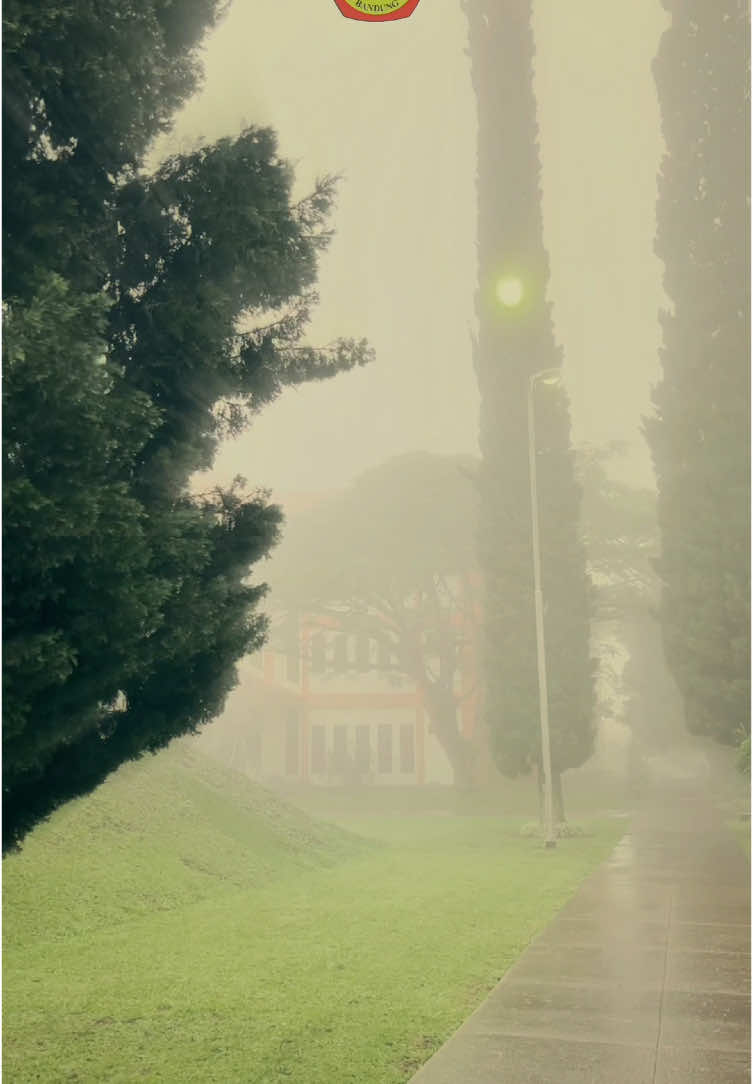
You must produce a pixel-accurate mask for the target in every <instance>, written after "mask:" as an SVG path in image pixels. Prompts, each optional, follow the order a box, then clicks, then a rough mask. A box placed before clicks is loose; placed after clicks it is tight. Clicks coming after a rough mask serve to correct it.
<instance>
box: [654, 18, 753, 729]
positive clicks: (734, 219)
mask: <svg viewBox="0 0 753 1084" xmlns="http://www.w3.org/2000/svg"><path fill="white" fill-rule="evenodd" d="M664 6H665V7H666V8H667V9H668V11H669V12H670V14H671V16H672V22H671V25H670V26H669V28H668V29H667V30H666V31H665V33H664V36H663V37H662V40H661V44H660V48H659V52H658V55H657V57H656V60H655V63H654V75H655V78H656V84H657V89H658V92H659V101H660V106H661V115H662V127H663V131H664V138H665V141H666V154H665V157H664V159H663V162H662V165H661V171H660V176H659V201H658V206H657V241H656V251H657V253H658V255H659V256H660V257H661V259H662V260H663V261H664V266H665V274H664V288H665V291H666V293H667V296H668V298H669V300H670V303H671V310H670V311H666V312H663V313H662V314H661V321H662V328H663V347H662V350H661V363H662V376H661V380H660V382H659V384H658V386H657V387H656V389H655V392H654V405H655V408H656V409H655V415H654V416H653V417H652V418H650V419H648V420H647V422H646V432H647V436H648V441H649V445H650V447H651V452H652V455H653V460H654V466H655V469H656V475H657V481H658V487H659V502H658V518H659V525H660V529H661V547H662V555H661V558H660V561H659V564H658V570H659V573H660V576H661V579H662V583H663V597H662V611H661V617H662V626H663V635H664V644H665V651H666V656H667V660H668V663H669V665H670V667H671V669H672V672H673V674H674V676H675V679H676V681H677V684H678V686H679V688H680V691H681V694H682V697H683V701H684V708H685V717H686V724H687V727H688V729H689V730H690V731H691V732H692V733H694V734H705V735H710V736H711V737H713V738H715V739H717V740H718V741H720V742H723V743H728V744H732V743H735V742H739V741H742V740H743V739H744V738H745V737H746V735H748V734H749V733H750V680H749V678H750V673H749V666H750V634H749V630H750V525H749V514H750V512H749V501H750V471H749V464H750V416H749V396H750V310H749V297H750V273H749V260H750V253H749V242H750V205H749V191H750V178H749V162H750V142H749V135H750V57H749V38H750V32H749V9H748V4H747V3H746V2H743V0H718V2H716V3H713V4H711V3H707V2H705V0H665V3H664Z"/></svg>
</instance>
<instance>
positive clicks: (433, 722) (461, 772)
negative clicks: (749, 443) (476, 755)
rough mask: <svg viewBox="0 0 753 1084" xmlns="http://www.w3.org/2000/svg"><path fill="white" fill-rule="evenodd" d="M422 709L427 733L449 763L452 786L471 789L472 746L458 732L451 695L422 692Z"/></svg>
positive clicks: (433, 690)
mask: <svg viewBox="0 0 753 1084" xmlns="http://www.w3.org/2000/svg"><path fill="white" fill-rule="evenodd" d="M424 706H425V708H426V712H427V714H428V716H429V731H430V733H432V734H434V735H435V736H436V738H437V740H438V741H439V744H440V745H441V746H442V749H443V750H444V752H445V754H446V756H447V759H448V760H449V762H450V766H451V768H452V775H453V784H454V785H455V786H456V787H463V788H464V789H466V790H470V789H471V787H472V786H473V746H472V745H471V743H470V742H469V741H467V740H466V739H465V738H464V737H463V735H462V734H461V733H460V731H459V730H458V722H457V705H456V703H455V697H454V695H452V694H450V695H449V696H445V695H443V694H442V692H441V691H440V690H436V689H425V690H424Z"/></svg>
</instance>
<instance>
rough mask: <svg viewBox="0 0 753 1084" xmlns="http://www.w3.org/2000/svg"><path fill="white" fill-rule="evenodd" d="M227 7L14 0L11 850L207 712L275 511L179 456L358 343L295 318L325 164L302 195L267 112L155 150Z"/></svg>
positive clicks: (7, 397)
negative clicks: (231, 133)
mask: <svg viewBox="0 0 753 1084" xmlns="http://www.w3.org/2000/svg"><path fill="white" fill-rule="evenodd" d="M219 14H220V11H219V6H218V4H217V3H216V2H215V0H179V2H177V3H165V2H163V0H131V2H129V3H127V4H126V6H125V8H124V7H123V6H122V5H121V6H120V7H119V9H118V12H117V13H108V11H107V10H105V9H104V8H103V6H102V5H99V4H94V3H93V2H91V0H82V2H81V3H78V2H77V3H75V4H74V3H71V2H69V0H59V2H56V3H53V2H50V3H46V4H44V5H42V6H41V7H38V6H35V5H31V4H30V3H28V2H24V0H12V2H11V3H9V4H7V5H6V6H5V9H4V20H5V37H4V46H3V47H4V58H5V65H4V80H5V84H4V85H5V89H6V96H5V100H4V117H5V121H6V148H5V156H4V181H5V193H4V196H5V203H4V212H5V213H4V238H5V245H6V248H5V256H6V259H5V278H4V287H5V307H6V339H5V378H6V379H5V385H4V392H3V409H4V421H5V429H4V439H3V452H4V460H5V479H4V502H5V520H4V548H5V558H4V570H5V588H6V589H5V594H4V620H5V635H6V644H5V664H4V676H5V692H4V708H5V713H6V727H5V729H4V737H3V758H4V776H3V785H4V791H3V813H4V816H3V845H4V847H7V846H8V845H12V844H13V843H14V842H17V841H18V839H20V838H21V837H22V836H23V834H24V832H25V831H27V830H28V828H29V827H30V826H31V825H33V824H34V823H35V822H36V821H37V820H38V819H39V818H41V817H44V816H46V815H47V814H48V813H49V812H50V811H51V810H53V809H54V808H55V807H56V806H58V805H59V804H61V803H62V802H64V801H66V800H68V799H69V798H71V797H73V796H75V795H78V794H82V793H86V792H87V791H88V790H90V789H91V788H92V787H94V786H96V785H97V784H98V783H99V782H100V781H101V780H102V779H103V778H104V777H105V776H106V775H107V773H108V772H110V771H112V770H113V769H114V768H116V767H117V766H118V765H119V764H120V763H121V762H122V761H123V760H125V759H128V758H131V757H136V756H138V755H139V754H141V753H142V752H144V751H146V750H152V751H154V750H156V749H158V748H160V747H161V746H163V745H165V744H166V743H167V742H168V741H170V739H171V738H172V737H174V736H175V735H177V734H181V733H185V732H187V731H191V730H194V729H195V728H196V727H198V726H200V725H202V724H203V723H206V722H208V721H209V720H210V719H211V718H212V717H213V716H214V715H215V714H217V712H218V711H219V710H220V709H221V707H222V703H223V700H224V698H225V695H226V693H227V692H228V690H229V689H230V688H231V687H232V685H233V683H234V680H235V676H234V663H235V660H236V659H237V658H238V657H240V656H241V655H242V654H244V653H245V652H247V651H250V650H253V649H254V648H255V647H257V646H258V645H259V644H260V643H261V641H262V638H263V636H264V631H265V621H264V619H263V618H262V617H261V616H260V615H259V614H258V613H255V612H254V611H255V609H256V607H257V606H258V603H259V601H260V599H261V598H262V596H263V594H264V587H263V585H259V584H255V585H251V584H249V582H248V580H247V576H248V572H249V567H250V565H251V564H253V563H254V562H256V561H258V560H259V559H260V558H261V557H262V556H264V555H265V554H266V553H267V552H268V550H269V548H270V547H271V545H272V544H273V543H274V541H275V540H276V538H277V534H278V525H279V521H280V515H279V512H278V510H277V509H276V508H274V507H272V506H270V505H269V503H268V501H267V495H266V494H263V493H258V492H256V493H255V492H252V493H250V494H246V495H244V493H243V490H242V486H240V485H236V486H234V487H233V488H232V489H231V490H230V491H228V492H221V491H217V492H214V493H210V494H205V495H200V496H194V497H192V496H191V495H190V492H189V489H188V482H189V479H190V477H191V475H192V474H193V472H194V471H196V470H198V469H202V468H206V467H208V466H210V465H211V463H212V459H213V456H214V453H215V450H216V448H217V445H218V442H219V441H220V439H222V437H223V436H225V435H227V434H228V433H236V432H238V431H239V430H240V429H241V428H242V427H243V425H244V424H245V423H246V422H247V421H248V419H249V418H250V417H251V416H252V415H253V413H254V412H255V411H257V410H259V409H260V408H261V407H262V406H263V405H264V404H265V403H268V402H269V401H270V400H271V399H273V398H274V397H275V396H276V395H277V394H279V392H280V390H281V389H282V388H283V387H285V386H286V385H291V384H298V383H301V382H302V381H305V380H309V379H319V378H324V377H328V376H331V375H333V374H334V373H336V372H338V371H341V370H344V369H348V368H350V367H352V366H354V365H360V364H363V363H365V362H366V361H368V360H370V357H371V352H370V351H369V349H368V347H367V346H366V344H365V343H364V342H351V341H349V340H338V341H336V342H334V343H332V344H331V345H330V346H328V347H325V348H324V349H322V350H316V349H314V348H312V347H309V346H305V345H303V344H302V343H301V341H300V340H301V338H302V336H303V333H304V331H305V328H306V324H307V321H308V317H309V313H310V311H311V307H312V305H313V304H315V302H316V293H315V291H314V283H315V280H316V271H317V260H318V256H319V254H320V252H321V251H322V249H323V247H324V246H325V245H326V243H327V241H328V238H329V232H328V229H327V227H326V222H327V218H328V215H329V213H330V211H331V208H332V203H333V199H334V194H335V181H334V179H332V178H325V179H324V180H322V181H321V182H320V183H319V184H317V186H316V188H315V190H314V192H313V193H312V194H311V195H310V196H309V197H307V198H305V199H303V200H301V201H300V202H298V203H293V202H292V200H291V186H292V180H293V177H292V171H291V169H290V167H289V166H288V164H287V163H285V162H284V161H282V160H281V159H280V158H279V157H278V154H277V149H276V141H275V137H274V134H273V133H272V132H271V131H269V130H266V129H256V128H248V129H246V130H245V131H243V132H242V133H241V134H240V135H239V136H238V137H237V138H236V139H222V140H219V141H218V142H217V143H215V144H214V145H212V146H207V147H199V148H197V149H195V150H194V151H193V152H192V153H191V154H187V155H176V156H174V157H172V158H170V159H168V161H166V162H164V163H163V164H162V165H161V166H160V167H159V169H158V170H157V171H156V173H154V174H153V175H148V174H146V173H145V172H144V169H143V159H144V154H145V152H146V150H147V148H148V146H149V143H150V141H151V140H152V138H153V137H154V136H155V135H156V134H158V133H159V132H161V131H164V130H165V129H166V127H167V126H168V125H169V122H170V118H171V116H172V115H173V113H174V111H175V109H176V108H177V107H178V106H179V105H180V104H182V103H183V102H184V101H185V100H186V99H187V97H188V96H189V95H190V94H191V93H192V92H193V91H194V89H195V88H196V86H197V81H198V78H199V75H200V68H199V62H198V53H197V48H198V46H199V44H200V42H201V39H202V37H203V35H204V33H205V32H206V31H207V30H208V29H209V28H210V27H211V26H213V25H214V23H215V22H216V20H217V18H218V17H219Z"/></svg>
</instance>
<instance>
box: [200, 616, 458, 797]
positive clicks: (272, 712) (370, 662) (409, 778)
mask: <svg viewBox="0 0 753 1084" xmlns="http://www.w3.org/2000/svg"><path fill="white" fill-rule="evenodd" d="M239 678H240V682H239V686H238V687H237V688H236V689H235V690H234V692H233V693H232V694H231V696H230V697H229V699H228V704H227V707H226V710H225V712H224V714H223V716H222V717H221V718H220V719H219V720H217V722H215V723H213V724H212V725H211V726H210V727H208V728H207V730H206V731H205V732H204V734H203V735H202V741H203V742H204V743H205V744H206V746H207V747H208V751H211V752H213V753H214V754H215V755H217V756H218V757H219V758H220V759H222V760H223V761H225V762H226V763H229V764H230V765H231V766H232V767H234V768H236V769H237V770H239V771H242V772H244V773H245V774H247V775H249V776H250V777H251V778H253V779H256V780H258V781H260V782H270V783H274V782H282V783H295V782H300V783H309V784H315V785H322V786H327V785H329V786H342V785H355V784H363V785H375V786H380V785H382V786H384V785H389V786H395V785H414V786H415V785H422V784H449V783H452V782H453V771H452V767H451V764H450V761H449V759H448V757H447V755H446V753H445V751H444V749H443V747H442V744H441V743H440V741H439V740H438V739H437V737H436V736H435V735H434V734H433V733H432V730H431V720H430V718H429V715H428V712H427V710H426V705H425V698H424V696H423V694H422V691H421V689H420V687H419V685H418V683H417V682H416V681H415V680H412V679H411V678H409V677H408V676H407V675H406V674H405V673H403V672H401V670H400V666H399V660H398V659H397V658H396V657H395V653H394V650H393V647H392V645H391V644H390V641H389V639H388V638H386V637H381V636H379V635H378V630H376V631H375V630H374V629H373V628H372V629H370V630H364V631H360V632H358V631H355V632H354V631H347V630H346V629H345V628H344V627H343V622H342V621H340V620H339V619H338V618H337V617H333V616H327V617H325V616H322V615H300V616H295V617H291V616H286V617H281V618H280V619H279V620H277V621H275V622H273V628H272V633H271V636H270V639H269V643H268V644H267V645H266V646H265V648H264V649H263V650H262V651H260V652H257V653H256V654H255V655H253V656H249V657H247V658H246V659H244V660H242V662H241V664H240V666H239ZM453 685H454V692H455V694H456V700H457V724H458V727H459V729H460V730H461V732H462V733H463V734H464V736H465V737H466V738H469V739H472V738H473V735H474V730H475V727H476V714H477V697H476V694H475V665H474V651H473V646H472V639H471V638H469V639H468V641H467V644H466V646H465V647H464V648H463V649H462V650H460V651H459V652H458V665H457V667H456V670H455V672H454V674H453Z"/></svg>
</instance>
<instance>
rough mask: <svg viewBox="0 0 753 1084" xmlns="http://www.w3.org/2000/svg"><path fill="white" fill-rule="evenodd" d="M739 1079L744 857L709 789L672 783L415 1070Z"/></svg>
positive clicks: (469, 1077)
mask: <svg viewBox="0 0 753 1084" xmlns="http://www.w3.org/2000/svg"><path fill="white" fill-rule="evenodd" d="M566 845H567V843H566V842H565V843H563V844H561V846H566ZM749 1080H750V865H749V862H748V859H747V858H746V856H745V854H744V853H743V851H742V849H741V846H740V843H739V842H738V841H737V840H736V839H735V838H734V836H733V835H732V833H731V832H730V831H729V829H728V828H727V827H726V826H725V825H724V823H723V821H722V817H721V815H720V814H719V813H718V812H717V811H716V810H715V809H714V808H713V806H712V804H711V801H710V798H709V796H707V795H705V794H704V793H703V791H702V790H701V789H700V787H699V786H698V785H694V784H684V785H683V784H676V783H674V784H671V785H668V786H665V787H664V788H663V790H662V791H661V792H656V793H655V794H654V795H653V796H652V797H651V798H649V799H647V800H646V801H645V803H644V804H643V805H642V806H641V808H640V810H638V811H637V813H636V814H635V816H634V817H633V820H632V823H631V827H630V832H629V834H628V835H626V836H625V837H624V839H623V840H622V841H621V842H620V843H619V845H618V846H617V848H616V849H615V851H614V852H613V853H612V855H611V857H610V858H609V859H608V861H607V862H606V863H605V864H604V865H603V866H601V867H600V869H598V870H597V871H596V872H595V873H594V874H593V875H592V876H591V877H589V878H588V879H587V880H586V881H585V882H584V883H583V885H582V886H581V888H580V890H579V891H578V893H577V894H576V896H575V897H574V898H573V899H572V900H571V901H570V903H569V904H568V905H567V906H566V907H565V908H564V909H563V910H562V911H561V912H560V914H559V915H558V916H557V918H555V920H554V921H553V922H552V923H551V925H550V926H548V927H547V929H546V930H545V931H544V933H543V934H542V935H541V936H540V937H539V938H538V939H537V940H536V941H535V942H533V943H532V944H531V945H530V947H529V948H528V949H527V950H526V952H525V953H524V954H523V955H522V956H521V957H520V959H519V960H518V961H517V962H516V963H515V965H514V966H513V967H512V968H511V969H510V970H509V971H508V972H507V974H506V975H505V977H504V978H503V980H502V981H501V982H500V983H499V985H498V986H497V987H495V989H494V990H493V991H492V993H491V994H490V995H489V997H488V998H487V999H486V1001H485V1002H484V1003H483V1004H482V1005H481V1006H480V1008H479V1009H478V1010H477V1011H476V1012H475V1013H474V1014H473V1015H472V1016H471V1017H470V1018H469V1019H468V1020H467V1021H466V1022H465V1024H463V1026H462V1027H461V1028H460V1029H459V1030H458V1031H457V1032H456V1033H455V1034H454V1035H453V1036H452V1037H451V1038H450V1039H449V1040H448V1041H447V1042H446V1043H445V1045H444V1046H443V1047H442V1048H441V1049H440V1050H439V1051H438V1052H437V1053H436V1054H435V1055H434V1056H433V1057H432V1058H431V1059H430V1060H429V1061H428V1062H427V1063H426V1065H424V1067H423V1068H422V1069H421V1070H419V1072H418V1073H417V1074H416V1075H415V1076H414V1077H413V1078H412V1081H413V1084H570V1082H572V1084H576V1082H577V1084H700V1082H702V1081H703V1082H705V1084H744V1082H746V1081H749Z"/></svg>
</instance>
